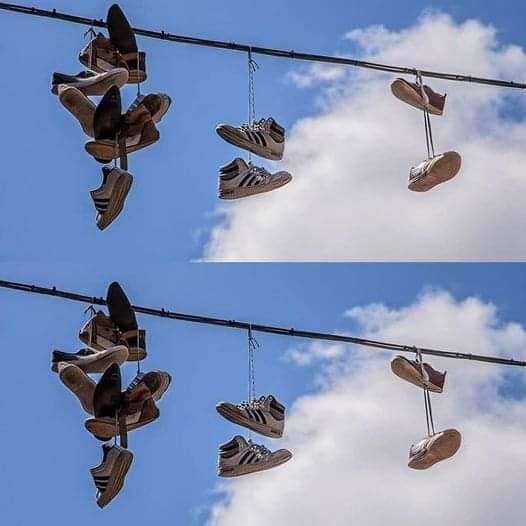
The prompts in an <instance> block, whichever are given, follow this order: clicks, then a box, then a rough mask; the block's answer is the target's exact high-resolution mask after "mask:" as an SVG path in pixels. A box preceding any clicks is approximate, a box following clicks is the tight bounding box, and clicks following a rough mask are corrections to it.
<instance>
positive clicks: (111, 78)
mask: <svg viewBox="0 0 526 526" xmlns="http://www.w3.org/2000/svg"><path fill="white" fill-rule="evenodd" d="M127 81H128V70H127V69H125V68H116V69H112V70H111V71H107V72H105V73H98V74H97V73H93V72H92V71H81V72H80V73H78V74H77V75H66V74H64V73H57V72H55V73H53V78H52V80H51V92H52V93H54V94H55V95H58V87H59V86H61V85H66V86H72V87H74V88H77V89H78V90H80V91H81V92H82V93H84V95H104V94H105V93H106V92H107V91H108V90H109V89H110V88H111V87H112V86H117V87H118V88H120V87H122V86H124V84H126V82H127Z"/></svg>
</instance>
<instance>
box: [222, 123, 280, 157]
mask: <svg viewBox="0 0 526 526" xmlns="http://www.w3.org/2000/svg"><path fill="white" fill-rule="evenodd" d="M216 132H217V134H218V135H219V137H221V138H222V139H223V140H225V141H226V142H228V143H230V144H232V145H233V146H237V147H238V148H242V149H243V150H248V151H249V152H252V153H253V154H255V155H258V156H259V157H263V158H264V159H269V160H270V161H281V159H283V151H282V152H281V153H272V152H271V151H270V150H268V149H267V148H264V147H263V146H259V145H258V144H255V143H253V142H252V141H248V140H247V139H245V138H244V137H241V136H240V135H239V134H237V133H236V132H235V131H232V130H231V129H230V128H229V127H226V126H218V127H217V128H216Z"/></svg>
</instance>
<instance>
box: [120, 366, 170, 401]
mask: <svg viewBox="0 0 526 526" xmlns="http://www.w3.org/2000/svg"><path fill="white" fill-rule="evenodd" d="M171 383H172V377H171V376H170V374H169V373H167V372H164V371H150V372H149V373H138V374H137V376H136V377H135V378H134V379H133V380H132V381H131V382H130V385H129V386H128V389H127V391H133V390H134V389H135V388H136V387H137V386H139V385H141V384H144V385H146V386H147V387H148V389H149V390H150V392H151V394H152V398H153V401H154V402H158V401H159V400H160V399H161V398H162V396H163V395H164V393H165V392H166V391H167V389H168V387H170V384H171Z"/></svg>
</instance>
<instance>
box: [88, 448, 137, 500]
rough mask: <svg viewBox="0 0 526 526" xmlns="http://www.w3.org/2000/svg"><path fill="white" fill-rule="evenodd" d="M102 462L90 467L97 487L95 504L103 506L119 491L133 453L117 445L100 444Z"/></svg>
mask: <svg viewBox="0 0 526 526" xmlns="http://www.w3.org/2000/svg"><path fill="white" fill-rule="evenodd" d="M102 455H103V457H102V462H101V463H100V464H99V465H98V466H96V467H94V468H91V469H90V473H91V476H92V477H93V481H94V482H95V486H96V488H97V504H98V505H99V506H100V507H101V508H104V506H106V505H107V504H109V503H110V502H111V501H112V500H113V499H114V498H115V497H116V496H117V494H118V493H119V492H120V491H121V489H122V487H123V486H124V478H125V477H126V473H128V470H129V469H130V466H131V463H132V461H133V453H132V452H131V451H128V450H127V449H123V448H121V447H119V446H110V445H108V444H103V446H102Z"/></svg>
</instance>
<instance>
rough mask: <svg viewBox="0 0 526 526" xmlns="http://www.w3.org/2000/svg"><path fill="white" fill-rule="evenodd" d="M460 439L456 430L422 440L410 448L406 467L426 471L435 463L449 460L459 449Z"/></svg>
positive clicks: (442, 432) (448, 430) (449, 430)
mask: <svg viewBox="0 0 526 526" xmlns="http://www.w3.org/2000/svg"><path fill="white" fill-rule="evenodd" d="M461 442H462V437H461V435H460V433H459V432H458V431H457V430H456V429H447V430H446V431H441V432H440V433H435V434H434V435H433V436H430V437H426V438H424V439H422V440H421V441H420V442H418V443H417V444H414V445H413V446H411V449H410V450H409V463H408V466H409V467H410V468H412V469H428V468H430V467H431V466H433V465H434V464H436V463H437V462H441V461H442V460H446V459H448V458H451V457H452V456H453V455H454V454H455V453H456V452H457V451H458V450H459V448H460V444H461Z"/></svg>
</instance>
